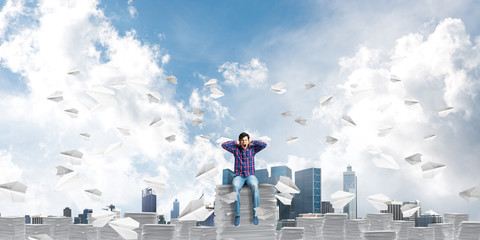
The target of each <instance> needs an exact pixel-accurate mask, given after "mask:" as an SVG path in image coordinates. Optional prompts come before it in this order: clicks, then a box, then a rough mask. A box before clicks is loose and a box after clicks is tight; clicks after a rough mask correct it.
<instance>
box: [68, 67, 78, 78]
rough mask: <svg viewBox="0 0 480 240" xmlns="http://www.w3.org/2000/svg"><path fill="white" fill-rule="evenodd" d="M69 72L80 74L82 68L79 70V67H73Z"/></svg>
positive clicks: (75, 74)
mask: <svg viewBox="0 0 480 240" xmlns="http://www.w3.org/2000/svg"><path fill="white" fill-rule="evenodd" d="M67 74H70V75H74V76H77V75H78V74H80V70H78V68H73V69H72V70H70V71H68V72H67Z"/></svg>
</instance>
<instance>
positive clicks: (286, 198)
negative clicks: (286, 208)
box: [275, 193, 293, 205]
mask: <svg viewBox="0 0 480 240" xmlns="http://www.w3.org/2000/svg"><path fill="white" fill-rule="evenodd" d="M275 197H276V198H277V199H278V200H280V202H282V203H283V204H284V205H291V204H292V199H293V196H292V194H290V193H277V194H275Z"/></svg>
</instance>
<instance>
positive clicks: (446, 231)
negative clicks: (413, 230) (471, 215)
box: [428, 223, 454, 240]
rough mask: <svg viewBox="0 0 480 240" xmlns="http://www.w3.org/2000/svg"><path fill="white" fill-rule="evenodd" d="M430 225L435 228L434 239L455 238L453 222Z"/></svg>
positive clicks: (449, 239) (451, 239)
mask: <svg viewBox="0 0 480 240" xmlns="http://www.w3.org/2000/svg"><path fill="white" fill-rule="evenodd" d="M428 226H429V227H431V228H433V239H434V240H453V239H454V236H453V231H454V228H453V223H431V224H428Z"/></svg>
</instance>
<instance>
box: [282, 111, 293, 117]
mask: <svg viewBox="0 0 480 240" xmlns="http://www.w3.org/2000/svg"><path fill="white" fill-rule="evenodd" d="M281 115H282V117H285V118H287V117H290V116H292V113H291V112H290V111H286V112H283V113H282V114H281Z"/></svg>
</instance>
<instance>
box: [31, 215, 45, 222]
mask: <svg viewBox="0 0 480 240" xmlns="http://www.w3.org/2000/svg"><path fill="white" fill-rule="evenodd" d="M31 219H32V224H43V217H41V216H39V215H36V216H32V217H31Z"/></svg>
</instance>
